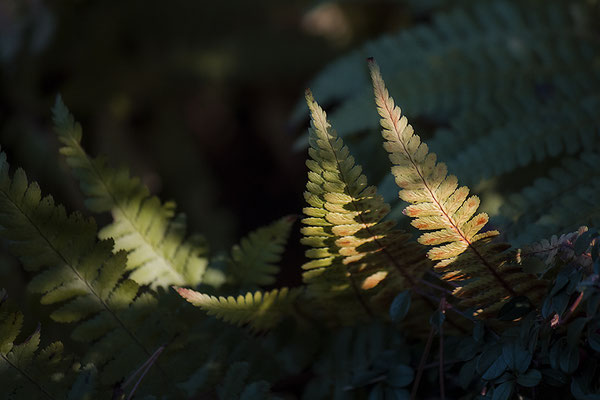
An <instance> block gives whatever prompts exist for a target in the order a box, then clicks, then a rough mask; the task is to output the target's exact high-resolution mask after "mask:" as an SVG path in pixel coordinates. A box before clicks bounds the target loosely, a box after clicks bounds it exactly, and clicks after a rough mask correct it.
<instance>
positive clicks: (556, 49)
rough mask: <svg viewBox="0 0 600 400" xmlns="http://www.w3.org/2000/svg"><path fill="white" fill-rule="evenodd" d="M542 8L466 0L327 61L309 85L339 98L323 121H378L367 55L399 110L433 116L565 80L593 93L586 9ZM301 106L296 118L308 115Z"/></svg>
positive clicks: (513, 1)
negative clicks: (399, 101) (400, 103)
mask: <svg viewBox="0 0 600 400" xmlns="http://www.w3.org/2000/svg"><path fill="white" fill-rule="evenodd" d="M546 3H547V5H546V7H539V6H537V5H535V4H532V2H528V1H521V0H510V1H504V0H502V1H489V2H473V6H472V7H456V8H455V9H454V10H452V11H450V12H442V13H436V14H434V15H433V17H432V23H431V24H428V25H427V26H424V25H422V24H421V25H419V26H416V27H414V28H411V29H404V30H401V31H399V32H398V33H394V34H390V35H385V36H382V37H380V38H378V39H376V40H374V41H372V42H369V43H367V44H365V45H364V46H363V47H362V48H360V49H358V50H356V51H354V52H352V53H351V54H349V55H348V56H345V57H343V58H341V59H340V60H337V61H335V62H334V63H333V64H332V65H330V66H328V67H327V68H325V69H324V70H323V71H322V72H321V73H320V74H319V75H318V76H317V77H316V78H315V79H314V80H313V82H311V84H310V87H311V88H313V90H314V93H315V96H317V97H318V98H319V99H320V101H321V103H322V104H332V103H335V102H341V105H340V106H338V107H337V109H335V110H334V112H332V113H331V121H332V123H333V125H334V126H336V128H337V130H338V133H339V135H340V136H342V137H345V136H346V135H352V134H355V133H357V132H361V131H364V130H368V129H376V127H377V125H378V120H377V115H376V114H375V113H371V112H369V111H366V110H369V108H368V106H369V104H371V100H370V98H371V95H370V93H371V91H370V84H369V82H368V80H366V79H365V78H364V74H363V68H364V64H363V60H364V59H365V58H366V57H374V58H375V59H377V60H378V61H379V62H381V63H383V64H385V65H386V66H389V69H388V70H389V71H390V72H389V75H387V76H386V81H387V82H388V83H389V87H390V88H391V89H392V90H393V92H394V93H397V96H401V97H402V98H403V99H406V100H405V101H406V104H405V105H404V109H405V110H406V111H408V112H409V113H410V114H414V115H428V116H431V117H433V118H435V119H436V120H440V119H442V120H445V119H447V118H448V117H451V116H453V115H456V112H457V111H460V110H464V111H470V110H471V109H472V108H473V107H474V106H475V105H477V104H481V105H483V106H486V107H488V108H489V109H490V111H493V112H498V110H497V109H496V108H495V107H493V103H494V102H498V104H514V103H517V101H515V100H516V99H515V97H517V99H518V97H521V98H523V97H526V98H527V99H529V100H535V99H536V98H539V97H541V94H540V92H541V90H542V89H543V87H550V88H556V89H557V90H559V89H560V87H561V85H562V84H563V83H564V82H570V83H571V84H574V85H579V86H581V87H585V86H586V85H587V86H588V88H589V89H588V93H594V91H595V92H597V91H598V88H599V87H600V80H598V79H596V78H594V76H597V71H598V70H597V66H596V65H595V63H594V57H595V54H597V53H598V51H599V49H600V47H599V44H598V42H597V40H595V39H594V37H595V33H594V30H593V26H594V25H593V24H594V18H593V17H592V15H594V14H593V12H592V11H591V10H590V9H588V8H587V6H586V5H585V4H584V3H582V2H578V3H577V4H568V5H567V4H565V3H564V2H560V1H548V2H546ZM590 79H591V80H592V81H591V82H590ZM300 103H301V102H299V103H298V105H297V107H296V110H295V112H294V116H293V119H294V120H295V121H299V120H301V119H302V118H304V117H305V115H306V114H305V112H303V110H302V104H300Z"/></svg>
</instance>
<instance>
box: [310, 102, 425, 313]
mask: <svg viewBox="0 0 600 400" xmlns="http://www.w3.org/2000/svg"><path fill="white" fill-rule="evenodd" d="M306 100H307V103H308V107H309V108H310V111H311V116H312V122H311V129H310V137H309V142H310V148H309V155H310V159H309V160H308V161H307V162H306V165H307V166H308V168H309V172H308V183H307V185H306V189H307V191H306V192H305V193H304V197H305V199H306V201H307V203H308V204H309V207H306V208H304V214H305V215H306V218H304V219H303V220H302V222H303V223H304V224H305V225H306V226H305V227H304V228H302V234H303V235H304V237H303V238H302V239H301V241H302V243H303V244H305V245H307V246H310V247H311V249H309V250H307V251H306V256H307V257H309V258H311V259H312V261H310V262H308V263H306V264H305V265H303V267H302V268H303V269H304V270H306V271H305V272H304V274H303V278H304V282H305V283H306V284H307V285H308V294H309V296H314V297H316V298H323V299H325V298H328V297H338V296H343V297H344V298H346V299H347V300H348V301H352V302H353V303H354V302H357V301H358V303H360V304H358V305H361V306H362V308H364V311H365V312H366V313H367V314H370V313H371V312H372V311H371V310H370V306H369V304H368V301H367V298H370V297H372V296H374V295H376V294H381V293H382V292H385V291H387V290H390V291H391V292H393V293H394V294H395V293H397V292H399V291H401V290H404V289H407V288H411V287H414V286H416V284H417V282H418V280H419V279H420V278H421V276H422V275H423V273H424V272H425V271H426V269H427V268H428V267H429V264H428V263H427V262H426V260H425V259H424V257H423V252H422V251H421V249H420V248H419V246H418V245H416V244H415V243H414V242H409V241H408V240H407V239H408V238H409V235H407V234H405V233H401V232H399V231H396V230H393V229H392V228H393V227H394V225H395V222H394V221H384V220H383V219H384V218H385V217H386V216H387V214H388V213H389V211H390V207H389V205H388V204H386V203H385V202H384V201H383V198H382V197H381V196H380V195H378V194H377V190H376V188H375V187H374V186H367V178H366V176H365V175H364V174H363V173H362V168H361V167H360V166H358V165H355V163H354V158H353V157H352V156H351V155H350V152H349V150H348V147H346V146H345V145H344V143H343V141H342V139H340V138H339V137H337V135H336V133H335V131H334V130H333V129H331V125H330V124H329V122H328V121H327V115H326V114H325V112H324V111H323V109H322V108H321V107H320V106H319V105H318V104H317V103H316V102H315V100H314V99H313V97H312V94H311V93H310V92H307V95H306ZM392 288H393V289H392ZM354 312H356V311H354Z"/></svg>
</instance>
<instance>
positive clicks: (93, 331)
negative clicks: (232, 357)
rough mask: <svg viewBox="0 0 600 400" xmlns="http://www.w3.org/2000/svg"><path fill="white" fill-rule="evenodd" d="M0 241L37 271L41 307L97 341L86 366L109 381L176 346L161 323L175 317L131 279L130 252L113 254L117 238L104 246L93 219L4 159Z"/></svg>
mask: <svg viewBox="0 0 600 400" xmlns="http://www.w3.org/2000/svg"><path fill="white" fill-rule="evenodd" d="M0 235H1V236H2V237H3V238H4V239H5V240H6V243H7V244H8V247H9V249H10V250H11V251H12V253H13V254H15V255H16V256H18V257H19V258H20V259H21V261H22V263H23V265H24V267H25V269H27V270H28V271H32V272H35V273H36V275H35V276H34V278H33V279H32V281H31V285H30V289H31V290H32V291H34V292H36V293H40V294H42V298H41V302H42V303H44V304H49V305H54V306H56V307H55V308H54V310H53V311H52V312H51V314H50V317H51V318H52V319H54V320H55V321H58V322H74V323H77V324H76V325H75V326H74V330H73V331H72V337H73V338H74V339H75V340H78V341H83V342H93V343H92V345H91V346H90V347H89V348H88V351H87V353H86V355H85V356H84V357H83V362H84V363H85V364H88V363H93V364H95V365H96V366H97V367H98V368H99V369H100V370H101V376H102V381H103V383H105V384H111V383H114V382H116V381H119V380H120V379H122V378H123V376H125V375H127V374H129V373H130V371H132V370H133V369H134V368H135V367H136V365H139V364H141V360H146V359H147V358H148V357H149V356H150V355H151V354H152V351H151V350H153V349H155V348H157V347H159V346H160V345H161V344H162V343H163V342H165V341H168V340H169V338H170V335H171V334H170V333H168V331H167V330H165V329H163V328H161V325H160V324H158V321H159V320H161V319H162V320H163V323H166V320H165V318H167V319H168V317H166V316H165V315H164V314H162V313H159V312H157V309H156V307H157V304H156V303H157V301H156V298H154V296H153V295H151V294H149V293H140V292H139V291H138V289H139V288H138V284H137V283H136V282H134V281H132V280H129V279H126V278H125V273H126V261H127V255H126V254H125V252H123V251H119V252H117V253H116V254H113V243H112V241H111V240H103V241H97V239H96V225H95V222H94V220H93V219H85V218H84V217H83V216H81V214H78V213H73V214H71V215H67V213H66V211H65V209H64V207H62V206H56V205H55V204H54V200H53V199H52V197H50V196H47V197H44V198H42V197H41V191H40V188H39V187H38V185H37V184H36V183H31V184H29V182H28V181H27V177H26V175H25V172H24V171H23V170H22V169H18V170H17V171H16V172H15V174H14V176H13V178H12V179H11V177H10V176H9V165H8V163H7V162H6V155H5V154H4V153H0ZM157 381H162V379H161V378H158V379H157Z"/></svg>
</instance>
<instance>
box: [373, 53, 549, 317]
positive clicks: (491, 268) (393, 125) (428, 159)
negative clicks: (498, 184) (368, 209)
mask: <svg viewBox="0 0 600 400" xmlns="http://www.w3.org/2000/svg"><path fill="white" fill-rule="evenodd" d="M369 67H370V70H371V78H372V80H373V88H374V93H375V102H376V104H377V109H378V112H379V114H380V116H381V127H382V135H383V138H384V139H385V143H384V148H385V149H386V151H387V152H388V153H389V158H390V161H391V162H392V165H393V167H392V174H393V175H394V177H395V178H396V184H397V185H398V186H399V187H400V188H401V190H400V193H399V196H400V198H401V199H402V200H404V201H407V202H408V203H410V205H409V206H408V207H406V209H405V210H404V213H405V214H406V215H408V216H410V217H412V218H413V221H412V225H413V226H414V227H416V228H417V229H419V230H427V231H432V232H427V233H424V234H422V235H421V236H420V237H419V239H418V241H419V243H421V244H424V245H427V246H432V247H433V248H432V249H430V250H429V252H428V253H427V254H428V257H429V258H430V259H431V260H434V261H437V264H436V265H435V268H436V269H438V270H439V271H441V272H443V273H444V275H443V276H442V278H443V279H445V280H453V281H456V282H462V281H467V282H466V284H465V285H464V286H462V287H459V288H457V289H456V290H455V293H454V295H455V296H457V297H459V298H463V301H462V303H463V305H469V306H474V305H477V306H478V307H481V309H480V310H479V311H478V313H479V314H480V315H489V314H491V313H492V312H494V311H496V310H498V309H499V308H500V307H501V306H502V304H503V301H505V300H506V299H507V298H509V297H512V296H515V295H516V294H517V293H518V294H523V295H525V294H527V295H529V296H530V297H531V298H532V300H533V301H536V300H538V299H539V298H541V296H542V295H543V291H544V290H545V282H543V281H540V280H538V279H537V278H536V277H535V276H533V275H530V274H526V273H523V272H521V271H519V269H518V268H515V267H514V266H510V265H508V264H506V263H505V262H504V260H503V255H502V253H501V251H499V250H500V249H502V248H503V247H505V246H503V245H500V246H498V245H495V244H493V243H491V241H490V239H491V238H492V237H494V236H496V235H498V232H497V231H483V232H482V229H483V228H484V226H485V225H486V224H487V222H488V216H487V214H485V213H479V214H477V215H475V212H476V211H477V208H478V206H479V198H478V197H477V196H470V197H469V196H468V194H469V189H468V188H467V187H465V186H463V187H460V188H459V187H458V180H457V178H456V177H455V176H454V175H449V176H448V175H447V169H446V165H445V164H444V163H438V162H437V161H436V155H435V154H433V153H429V149H428V147H427V144H425V143H422V142H421V139H420V138H419V136H417V135H416V134H414V130H413V128H412V126H411V125H409V124H408V120H407V119H406V117H405V116H402V114H401V111H400V108H399V107H397V106H396V105H395V103H394V100H393V99H392V98H391V97H390V96H389V93H388V91H387V89H386V87H385V84H384V82H383V78H382V77H381V73H380V71H379V67H378V66H377V65H376V64H375V63H374V62H373V61H372V60H371V61H370V63H369ZM467 250H468V253H466V254H463V253H465V251H467ZM461 255H462V259H461V260H460V261H457V258H458V257H459V256H461Z"/></svg>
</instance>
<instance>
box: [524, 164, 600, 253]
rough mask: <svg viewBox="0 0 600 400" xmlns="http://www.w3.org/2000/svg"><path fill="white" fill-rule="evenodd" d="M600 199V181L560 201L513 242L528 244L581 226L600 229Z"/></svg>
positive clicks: (582, 186)
mask: <svg viewBox="0 0 600 400" xmlns="http://www.w3.org/2000/svg"><path fill="white" fill-rule="evenodd" d="M595 168H597V167H595ZM598 198H600V181H599V180H598V179H597V178H596V179H593V180H590V181H588V182H586V184H583V185H581V186H579V187H577V188H574V189H573V190H571V191H567V192H565V193H564V194H562V195H561V196H560V197H559V198H558V199H556V200H555V201H554V202H553V203H552V204H551V206H550V207H549V209H546V210H545V212H544V213H542V214H541V215H538V216H536V218H535V219H534V220H533V221H532V222H531V223H530V224H529V225H527V226H525V227H524V229H523V231H522V232H520V233H519V234H518V235H515V237H514V238H513V239H512V241H513V242H514V243H517V244H520V243H527V242H531V241H532V240H535V239H533V238H540V237H544V236H550V235H553V234H557V233H560V232H565V231H570V230H574V229H577V227H578V226H580V225H586V226H598V224H600V214H599V213H598V200H597V199H598Z"/></svg>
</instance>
